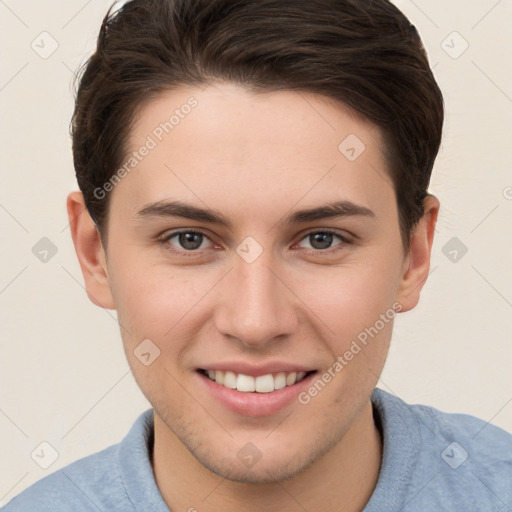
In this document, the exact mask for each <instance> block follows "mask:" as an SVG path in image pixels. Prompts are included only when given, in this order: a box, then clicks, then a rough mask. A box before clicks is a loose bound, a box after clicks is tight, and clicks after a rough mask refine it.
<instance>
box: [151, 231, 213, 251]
mask: <svg viewBox="0 0 512 512" xmlns="http://www.w3.org/2000/svg"><path fill="white" fill-rule="evenodd" d="M160 241H161V243H162V244H165V245H167V244H169V245H171V246H173V247H172V248H171V250H172V251H174V252H194V251H197V250H198V249H205V248H207V247H209V246H210V245H209V244H211V240H210V239H209V238H208V237H207V236H206V235H205V234H203V233H201V232H200V231H178V232H174V233H169V234H168V235H166V236H164V237H163V238H162V239H161V240H160Z"/></svg>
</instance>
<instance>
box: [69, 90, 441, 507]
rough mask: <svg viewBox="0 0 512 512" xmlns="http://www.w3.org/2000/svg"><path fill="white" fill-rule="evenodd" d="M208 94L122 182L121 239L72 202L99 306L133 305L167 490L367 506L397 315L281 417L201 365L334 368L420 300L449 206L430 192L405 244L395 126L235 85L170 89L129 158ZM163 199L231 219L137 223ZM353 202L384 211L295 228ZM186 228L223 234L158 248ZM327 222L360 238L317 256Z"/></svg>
mask: <svg viewBox="0 0 512 512" xmlns="http://www.w3.org/2000/svg"><path fill="white" fill-rule="evenodd" d="M191 96H193V97H194V98H196V99H197V101H198V105H197V107H195V108H194V109H193V110H192V112H191V113H190V114H189V115H188V116H186V117H185V118H184V119H182V120H180V123H179V124H178V125H177V126H176V127H175V128H174V130H173V131H172V132H171V133H170V134H169V135H167V136H166V137H164V138H163V140H162V141H161V142H160V143H159V144H158V146H157V147H156V148H154V149H153V150H152V151H151V152H150V153H149V154H148V155H147V156H146V157H145V158H144V159H143V160H142V161H141V162H140V163H139V164H138V165H137V167H136V168H135V169H134V170H133V171H132V172H130V173H129V174H128V175H127V176H126V177H124V178H123V179H122V180H121V182H120V183H119V184H118V185H117V186H116V187H115V189H114V190H113V191H112V193H111V196H110V206H109V217H108V224H107V233H106V234H107V237H108V242H107V248H106V249H105V248H104V247H103V246H102V243H101V241H100V237H99V235H98V231H97V229H96V227H95V225H94V223H93V222H92V221H91V218H90V217H89V214H88V213H87V211H86V210H85V206H84V202H83V198H82V195H81V193H79V192H73V193H71V194H70V195H69V197H68V203H67V206H68V213H69V218H70V221H71V229H72V235H73V241H74V244H75V248H76V252H77V255H78V259H79V261H80V265H81V268H82V272H83V275H84V279H85V284H86V288H87V293H88V295H89V298H90V299H91V300H92V301H93V302H94V303H95V304H97V305H98V306H101V307H103V308H109V309H116V310H117V312H118V317H119V322H120V325H121V334H122V338H123V344H124V347H125V352H126V357H127V359H128V362H129V364H130V366H131V368H132V371H133V375H134V377H135V379H136V381H137V383H138V384H139V386H140V388H141V389H142V391H143V392H144V394H145V396H146V397H147V398H148V400H149V401H150V402H151V404H152V406H153V408H154V420H155V444H154V450H153V468H154V472H155V477H156V481H157V485H158V486H159V488H160V491H161V493H162V496H163V497H164V500H165V501H166V503H167V504H168V506H169V508H171V509H172V510H189V509H191V508H196V509H197V510H200V511H201V512H203V511H214V510H223V511H227V512H229V511H235V510H236V511H240V510H267V511H278V510H279V511H283V510H304V509H306V510H324V511H335V510H336V511H339V510H344V511H358V510H362V508H364V505H365V504H366V503H367V501H368V500H369V498H370V496H371V494H372V492H373V490H374V488H375V485H376V483H377V479H378V475H379V468H380V464H381V456H382V439H381V436H380V434H379V431H378V429H377V427H376V425H375V422H374V418H373V415H372V407H371V402H370V395H371V393H372V391H373V389H374V388H375V386H376V383H377V381H378V378H379V375H380V374H381V371H382V368H383V365H384V362H385V359H386V356H387V353H388V348H389V343H390V338H391V331H392V322H389V323H388V324H386V325H385V327H384V328H383V329H381V330H380V331H379V333H378V335H377V336H375V337H374V338H373V339H371V340H370V341H369V342H368V344H367V346H366V347H364V349H363V350H362V351H361V352H360V353H359V354H357V355H356V356H354V358H353V359H352V360H351V361H350V362H348V364H347V365H346V366H345V367H344V368H343V370H342V371H341V372H339V373H338V374H336V377H335V378H333V379H332V380H331V382H329V384H328V385H327V386H325V388H324V389H323V390H322V391H321V392H320V393H318V395H317V396H315V397H314V398H313V399H311V401H310V402H309V403H308V404H307V405H303V404H300V403H299V402H298V401H297V400H293V401H292V402H291V404H289V405H287V406H286V407H285V408H284V409H282V410H279V411H278V412H277V413H275V414H271V415H267V416H260V417H247V416H244V415H242V414H238V413H235V412H233V411H231V410H229V409H227V408H226V407H225V406H224V405H223V404H221V403H220V402H218V401H217V400H215V399H213V398H212V397H211V396H210V395H209V394H208V392H207V391H206V390H205V387H204V386H202V385H200V384H201V382H200V379H202V377H199V376H198V374H197V371H196V370H197V368H204V367H205V366H207V365H208V364H213V363H218V362H219V361H223V360H224V361H226V360H229V361H248V362H251V363H255V364H263V363H265V362H267V361H270V360H272V361H274V360H279V361H286V362H290V363H293V364H301V365H305V366H307V367H308V368H311V369H316V370H317V371H318V374H319V375H321V374H323V373H324V372H326V371H327V370H328V369H329V368H330V367H332V365H333V363H334V361H335V360H336V358H337V357H338V356H339V355H342V354H344V353H345V351H346V350H348V349H349V347H350V345H351V343H352V341H353V340H354V339H356V338H357V335H358V334H359V333H361V332H362V331H364V329H365V328H368V327H370V326H373V325H374V324H375V322H376V321H377V320H378V319H379V316H380V315H381V314H383V313H385V312H386V311H388V310H390V308H392V305H393V304H396V303H399V304H400V307H401V309H402V311H408V310H410V309H412V308H414V307H415V306H416V304H417V303H418V300H419V296H420V291H421V288H422V286H423V284H424V282H425V280H426V278H427V275H428V271H429V264H430V252H431V248H432V242H433V233H434V228H435V223H436V219H437V214H438V210H439V202H438V200H437V199H436V198H435V197H433V196H429V197H428V198H427V199H426V200H425V214H424V216H423V218H422V219H421V220H420V222H419V223H418V224H417V226H416V227H415V229H414V231H413V233H412V234H411V243H410V249H409V251H408V252H404V249H403V246H402V240H401V236H400V231H399V221H398V210H397V205H396V197H395V192H394V190H393V188H392V187H391V186H390V179H389V174H388V173H387V170H386V162H385V160H384V157H383V152H382V146H381V138H380V133H379V130H378V129H377V127H375V126H374V125H373V124H371V123H369V122H368V121H366V120H363V119H361V118H360V117H359V116H356V115H354V114H353V113H351V112H350V111H349V109H348V108H347V107H345V106H344V105H342V104H339V103H335V102H333V101H330V100H328V99H327V98H325V97H322V96H319V95H316V94H312V93H297V92H291V91H280V92H276V93H272V94H255V93H253V92H250V91H248V90H247V89H244V88H242V87H239V86H235V85H233V84H229V83H223V82H216V83H214V84H211V85H209V86H208V87H206V88H204V89H199V88H194V87H187V88H183V89H179V90H175V91H172V92H168V93H165V94H162V95H161V96H160V97H158V98H157V99H153V100H151V101H150V102H149V103H148V104H147V105H145V106H144V107H143V108H142V109H141V110H140V112H139V115H138V117H137V119H136V122H135V123H134V125H133V127H132V130H131V134H130V141H129V147H130V150H136V149H137V148H139V147H140V146H141V145H142V144H144V141H145V140H146V137H147V136H148V134H151V133H152V131H153V130H154V128H155V127H156V126H158V125H159V123H161V122H162V121H164V120H165V119H168V117H169V114H168V112H172V111H174V110H175V109H176V108H179V107H180V106H181V105H183V104H184V103H186V101H187V99H188V98H190V97H191ZM349 134H356V135H357V137H358V138H359V139H360V140H361V141H363V142H364V144H365V146H366V149H365V151H364V152H363V153H362V154H361V155H360V156H359V157H358V158H357V159H356V160H355V161H353V162H351V161H349V160H348V159H347V158H346V157H345V156H344V155H343V154H342V153H341V152H340V151H339V150H338V146H339V144H340V143H341V142H342V141H343V140H344V139H345V138H346V137H347V136H348V135H349ZM164 200H180V201H183V202H186V203H188V204H191V205H194V206H197V207H200V208H209V209H213V210H216V211H217V212H220V213H221V214H222V215H223V216H225V217H227V218H228V219H229V220H230V221H231V223H232V226H231V228H227V227H225V226H220V225H217V224H213V223H209V222H205V221H201V220H190V219H185V218H180V217H169V216H167V217H166V216H162V217H158V216H142V217H141V216H138V215H137V213H138V212H139V211H141V210H142V209H143V208H145V207H147V206H148V205H150V204H152V203H155V202H157V201H164ZM340 200H345V201H351V202H353V203H356V204H358V205H362V206H364V207H366V208H368V209H370V210H371V211H373V213H374V216H361V215H354V216H345V217H337V218H322V219H317V220H313V221H308V222H302V223H293V224H289V223H286V222H285V217H286V216H287V215H288V214H290V212H292V213H293V212H294V211H296V210H299V209H304V208H313V207H317V206H320V205H323V204H326V203H330V202H333V201H340ZM182 228H187V229H189V230H199V231H200V232H202V233H204V234H205V235H206V237H205V238H203V243H202V244H201V247H200V248H199V249H196V252H195V253H194V254H192V255H191V254H186V250H187V249H186V248H183V246H182V245H180V243H179V238H178V237H174V238H171V239H170V240H167V242H159V241H158V239H159V238H163V237H164V236H168V235H170V234H172V233H171V232H172V231H173V230H176V229H182ZM325 229H332V230H335V231H336V232H337V233H339V234H340V235H342V236H344V237H346V239H348V240H349V241H348V242H343V241H341V239H338V238H337V237H336V236H334V237H333V238H332V243H331V246H330V247H329V248H327V249H318V245H314V244H315V238H314V237H310V236H307V235H308V234H309V232H310V231H314V232H316V233H318V232H320V233H321V232H322V230H325ZM248 236H251V237H253V238H254V239H255V240H256V241H257V242H258V243H259V244H260V246H261V248H262V249H263V252H262V253H261V254H260V255H259V256H258V257H257V258H256V260H255V261H253V262H252V263H248V262H247V261H245V260H244V259H243V258H241V257H240V255H239V254H238V253H237V252H236V249H237V247H238V246H239V245H240V243H241V242H242V241H243V240H244V239H245V238H246V237H248ZM173 250H174V251H177V252H172V251H173ZM190 252H191V251H190V250H189V253H190ZM144 339H150V340H152V342H153V343H154V344H155V345H156V346H158V348H159V349H160V351H161V353H160V356H159V357H158V358H157V359H156V360H155V361H154V362H153V363H152V364H151V365H149V366H145V365H143V364H141V362H140V361H139V360H138V359H137V358H136V357H135V355H134V350H135V349H136V347H137V346H138V345H139V344H140V343H141V341H142V340H144ZM248 442H251V443H252V444H254V445H255V446H256V447H257V449H258V450H259V452H260V453H261V459H260V460H259V461H258V462H257V463H256V464H255V465H253V466H252V467H250V468H249V467H246V466H245V465H244V464H242V462H241V461H240V460H239V459H238V457H237V452H238V451H239V450H240V449H241V448H242V447H243V446H244V445H246V443H248Z"/></svg>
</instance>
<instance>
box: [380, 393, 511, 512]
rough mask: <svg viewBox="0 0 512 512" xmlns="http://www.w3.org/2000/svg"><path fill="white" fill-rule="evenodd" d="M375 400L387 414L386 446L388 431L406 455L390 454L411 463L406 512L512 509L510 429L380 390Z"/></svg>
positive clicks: (390, 439) (389, 435)
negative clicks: (411, 402)
mask: <svg viewBox="0 0 512 512" xmlns="http://www.w3.org/2000/svg"><path fill="white" fill-rule="evenodd" d="M372 402H373V403H374V406H376V408H377V410H378V411H379V415H380V414H382V416H383V426H384V445H385V443H386V435H387V437H388V441H390V444H391V445H392V448H393V451H395V452H398V451H400V446H401V445H402V446H404V450H403V452H404V453H405V454H406V455H404V453H402V454H401V455H396V454H390V456H389V457H388V459H389V460H390V461H395V463H399V464H402V463H403V464H409V466H408V467H409V469H410V472H411V474H410V478H409V481H408V482H407V488H406V490H405V491H404V494H405V495H407V498H406V501H407V500H408V507H409V508H405V509H404V510H424V509H425V510H426V509H428V507H432V506H434V507H435V506H439V507H441V508H439V510H441V509H442V510H460V507H462V508H464V506H466V507H469V508H467V509H468V510H470V509H471V510H507V507H512V435H511V434H510V433H508V432H506V431H504V430H502V429H501V428H498V427H496V426H494V425H492V424H491V423H489V422H486V421H484V420H482V419H479V418H476V417H474V416H471V415H467V414H455V413H446V412H443V411H440V410H438V409H436V408H434V407H430V406H426V405H419V404H414V405H411V404H407V403H405V402H404V401H403V400H401V399H400V398H398V397H396V396H394V395H391V394H389V393H386V392H384V391H382V390H379V389H377V390H375V392H374V394H373V395H372ZM393 431H394V432H393ZM406 458H407V459H409V460H407V461H406V460H405V459H406ZM425 507H427V508H425ZM500 507H503V508H500Z"/></svg>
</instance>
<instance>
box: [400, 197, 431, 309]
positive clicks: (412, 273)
mask: <svg viewBox="0 0 512 512" xmlns="http://www.w3.org/2000/svg"><path fill="white" fill-rule="evenodd" d="M424 212H425V213H424V214H423V217H422V218H421V219H420V220H419V222H418V224H417V225H416V227H415V228H414V230H413V233H412V234H411V239H410V248H409V254H408V257H407V258H406V262H407V264H406V265H405V268H404V272H403V275H402V280H401V283H400V289H399V294H398V302H400V304H401V305H402V311H409V310H411V309H413V308H414V307H415V306H416V305H417V304H418V302H419V300H420V292H421V289H422V288H423V285H424V284H425V282H426V280H427V277H428V274H429V269H430V255H431V252H432V245H433V243H434V231H435V227H436V222H437V216H438V213H439V200H438V199H437V198H436V197H435V196H433V195H429V196H427V197H426V198H425V200H424Z"/></svg>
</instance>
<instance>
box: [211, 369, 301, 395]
mask: <svg viewBox="0 0 512 512" xmlns="http://www.w3.org/2000/svg"><path fill="white" fill-rule="evenodd" d="M205 373H206V374H207V375H208V377H209V378H210V379H211V380H213V381H215V382H217V384H222V385H223V386H225V387H227V388H230V389H236V390H237V391H241V392H242V393H252V392H254V391H256V392H257V393H271V392H272V391H274V390H277V389H283V388H285V387H286V386H293V385H294V384H295V383H296V382H298V381H300V380H302V379H303V378H304V377H305V376H306V372H298V373H297V372H290V373H284V372H280V373H277V374H275V375H273V374H271V373H268V374H266V375H259V376H258V377H252V376H250V375H244V374H243V373H239V374H236V373H234V372H230V371H227V372H223V371H220V370H207V371H206V372H205Z"/></svg>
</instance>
